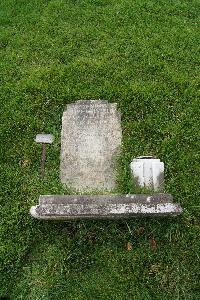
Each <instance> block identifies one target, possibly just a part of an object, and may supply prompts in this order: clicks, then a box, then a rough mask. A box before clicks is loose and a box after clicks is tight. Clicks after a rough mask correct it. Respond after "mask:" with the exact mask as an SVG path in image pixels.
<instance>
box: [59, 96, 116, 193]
mask: <svg viewBox="0 0 200 300" xmlns="http://www.w3.org/2000/svg"><path fill="white" fill-rule="evenodd" d="M116 106H117V105H116V103H108V101H106V100H79V101H77V102H76V103H73V104H68V105H67V107H66V110H65V111H64V113H63V118H62V133H61V164H60V178H61V181H62V182H63V183H65V184H66V185H68V186H70V187H71V188H73V189H75V190H77V191H95V190H101V191H105V190H108V191H109V190H112V189H113V188H115V187H116V157H117V155H118V154H119V151H120V145H121V138H122V132H121V121H120V114H119V112H118V111H117V107H116Z"/></svg>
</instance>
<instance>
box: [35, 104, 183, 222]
mask: <svg viewBox="0 0 200 300" xmlns="http://www.w3.org/2000/svg"><path fill="white" fill-rule="evenodd" d="M121 140H122V130H121V120H120V114H119V112H118V111H117V107H116V103H108V101H105V100H84V101H83V100H79V101H77V102H76V103H73V104H69V105H67V107H66V110H65V111H64V113H63V118H62V133H61V162H60V179H61V181H62V183H63V184H65V185H67V186H69V187H71V188H72V189H74V191H77V193H78V192H81V193H85V195H73V196H72V195H62V196H61V195H43V196H40V198H39V205H37V206H33V207H31V210H30V213H31V215H32V216H33V217H35V218H38V219H49V220H73V219H78V218H121V217H131V216H177V215H179V214H181V213H182V208H181V206H180V205H179V204H176V203H173V201H172V200H173V198H172V196H171V195H170V194H165V193H159V192H156V191H157V190H159V188H160V187H161V185H162V188H163V180H164V177H163V176H164V164H163V163H161V162H160V161H159V160H156V159H154V160H152V158H149V157H145V160H142V162H141V158H139V159H138V158H137V159H136V160H134V161H133V163H132V165H131V166H132V167H131V170H132V172H133V175H134V176H135V177H134V176H133V180H137V183H139V184H141V185H142V186H143V184H146V185H147V187H151V186H152V193H149V194H148V195H146V194H134V195H130V194H128V195H113V194H112V190H113V189H114V188H115V187H116V159H117V156H118V154H119V153H120V146H121ZM142 159H143V158H142ZM149 160H150V161H149ZM138 163H139V164H138ZM155 175H156V176H155ZM154 177H155V178H154ZM109 191H110V194H108V192H109ZM91 192H93V194H94V195H87V193H91ZM97 192H98V195H95V193H97ZM99 192H101V193H102V195H99ZM105 192H106V193H105Z"/></svg>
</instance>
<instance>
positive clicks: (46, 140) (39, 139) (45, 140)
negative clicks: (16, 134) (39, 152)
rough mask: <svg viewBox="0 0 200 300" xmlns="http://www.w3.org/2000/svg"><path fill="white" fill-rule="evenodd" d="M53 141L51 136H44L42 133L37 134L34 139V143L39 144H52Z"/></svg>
mask: <svg viewBox="0 0 200 300" xmlns="http://www.w3.org/2000/svg"><path fill="white" fill-rule="evenodd" d="M53 140H54V137H53V135H52V134H44V133H40V134H37V135H36V138H35V141H36V143H41V144H52V143H53Z"/></svg>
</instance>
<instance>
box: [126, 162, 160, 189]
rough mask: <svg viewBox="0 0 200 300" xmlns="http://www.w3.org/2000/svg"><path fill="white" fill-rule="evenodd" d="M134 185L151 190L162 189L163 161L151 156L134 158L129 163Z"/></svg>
mask: <svg viewBox="0 0 200 300" xmlns="http://www.w3.org/2000/svg"><path fill="white" fill-rule="evenodd" d="M130 168H131V173H132V176H133V178H134V181H135V183H136V185H138V186H139V187H142V188H148V189H150V190H153V191H162V190H163V187H164V163H163V162H161V161H160V159H156V158H153V157H152V156H140V157H137V158H134V159H133V160H132V162H131V164H130Z"/></svg>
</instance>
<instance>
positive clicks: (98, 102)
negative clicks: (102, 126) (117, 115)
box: [65, 99, 112, 110]
mask: <svg viewBox="0 0 200 300" xmlns="http://www.w3.org/2000/svg"><path fill="white" fill-rule="evenodd" d="M108 104H112V103H109V102H108V100H100V99H99V100H94V99H91V100H77V101H76V102H73V103H69V104H67V105H66V107H65V110H67V109H68V107H73V106H76V107H77V106H84V105H85V106H92V105H108Z"/></svg>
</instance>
